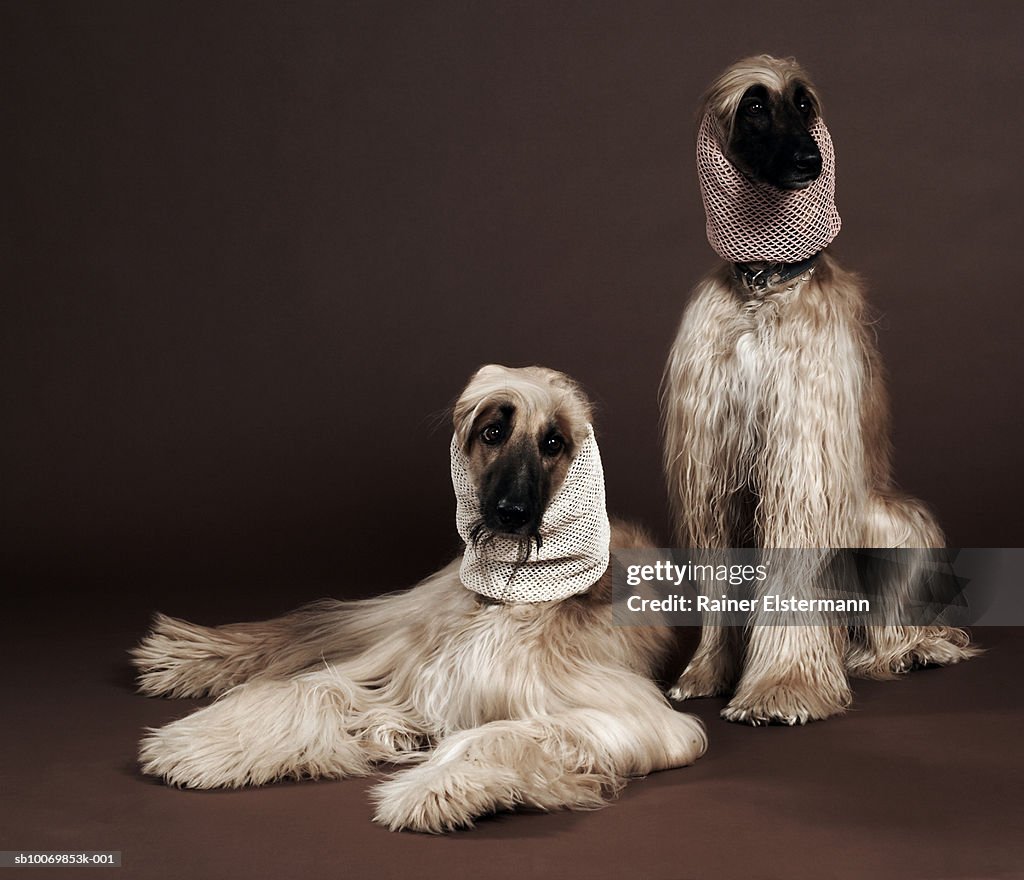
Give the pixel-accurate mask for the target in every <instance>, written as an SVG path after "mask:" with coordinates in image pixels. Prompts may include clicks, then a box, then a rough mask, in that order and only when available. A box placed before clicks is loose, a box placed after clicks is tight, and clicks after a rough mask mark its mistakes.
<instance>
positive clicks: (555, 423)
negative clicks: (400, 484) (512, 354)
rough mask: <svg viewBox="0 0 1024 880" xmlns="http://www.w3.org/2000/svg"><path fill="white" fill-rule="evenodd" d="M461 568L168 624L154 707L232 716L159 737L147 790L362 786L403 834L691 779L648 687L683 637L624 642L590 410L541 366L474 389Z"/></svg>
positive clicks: (678, 725)
mask: <svg viewBox="0 0 1024 880" xmlns="http://www.w3.org/2000/svg"><path fill="white" fill-rule="evenodd" d="M454 420H455V435H454V437H453V440H452V449H451V454H452V478H453V483H454V486H455V490H456V495H457V500H458V526H459V531H460V533H461V534H462V535H463V537H464V538H465V539H466V541H467V546H466V551H465V554H464V555H463V556H462V557H460V558H458V559H456V560H455V561H453V562H452V563H451V564H450V565H448V566H446V567H445V568H443V569H441V570H440V571H439V572H437V573H436V574H434V575H432V576H431V577H429V578H428V579H427V580H425V581H423V582H422V583H421V584H419V585H418V586H417V587H415V588H413V589H411V590H408V591H407V592H403V593H397V594H394V595H390V596H383V597H381V598H377V599H370V600H367V601H361V602H340V601H324V602H320V603H318V604H315V605H312V606H309V607H307V608H303V609H300V610H298V611H295V612H293V613H292V614H289V615H287V616H285V617H282V618H279V619H277V620H271V621H267V622H265V623H238V624H233V625H229V626H220V627H213V628H209V627H204V626H198V625H196V624H192V623H186V622H185V621H181V620H175V619H172V618H169V617H165V616H162V615H160V616H158V617H157V618H156V620H155V623H154V626H153V630H152V631H151V632H150V633H149V634H148V635H147V636H146V637H145V639H144V640H143V641H142V643H141V644H140V646H139V647H138V648H136V649H135V650H134V652H133V655H134V663H135V665H136V667H137V668H138V670H139V687H140V690H141V691H142V692H143V693H145V694H150V695H164V696H172V697H197V696H202V695H212V696H216V697H218V699H217V700H216V701H215V702H214V703H212V704H211V705H209V706H207V707H206V708H203V709H200V710H199V711H197V712H195V713H193V714H192V715H189V716H187V717H185V718H182V719H180V720H178V721H175V722H173V723H171V724H168V725H167V726H165V727H163V728H160V729H155V730H151V731H149V733H148V735H147V736H146V737H145V739H144V740H143V743H142V747H141V764H142V769H143V770H144V771H145V772H146V773H148V774H152V775H155V776H160V777H163V778H164V779H165V780H167V781H168V782H170V783H172V784H175V785H179V786H186V787H190V788H215V787H238V786H243V785H260V784H263V783H267V782H272V781H274V780H279V779H286V778H304V777H310V778H332V779H339V778H342V777H346V776H362V775H365V774H367V773H369V772H371V770H372V768H373V765H374V764H375V763H377V762H387V763H392V764H415V765H416V766H414V767H412V768H411V769H407V770H404V771H402V772H400V773H398V774H397V775H395V776H393V777H391V778H390V779H389V780H387V781H385V782H384V783H383V784H381V785H379V786H378V787H377V788H376V789H375V790H374V799H375V801H376V804H377V809H376V816H375V819H376V821H377V822H380V823H382V824H383V825H385V826H387V827H388V828H390V829H393V830H399V829H414V830H418V831H431V832H440V831H449V830H453V829H456V828H461V827H468V826H472V824H473V821H474V819H475V818H477V817H479V816H482V815H485V814H488V813H492V812H494V811H497V810H505V809H510V808H513V807H516V806H519V805H523V806H528V807H534V808H540V809H543V810H551V809H557V808H561V807H569V808H577V809H589V808H595V807H598V806H600V805H601V804H602V803H603V802H604V800H605V799H606V798H607V797H608V796H609V795H610V794H611V793H613V792H614V791H616V790H617V789H618V788H620V787H621V786H622V785H623V784H624V783H625V781H626V778H627V777H629V776H634V775H639V774H645V773H649V772H651V771H653V770H661V769H666V768H670V767H679V766H683V765H685V764H689V763H691V762H693V761H695V760H696V759H697V758H699V757H700V756H701V754H703V752H704V749H705V747H706V738H705V734H704V728H703V725H702V724H701V722H700V721H699V720H698V719H696V718H694V717H693V716H691V715H685V714H682V713H680V712H676V711H674V710H673V709H672V707H671V706H670V705H669V703H668V701H667V700H666V699H665V698H664V697H663V696H662V694H661V693H660V691H659V689H658V688H657V686H656V685H655V684H654V683H653V681H652V673H653V672H654V671H655V670H656V669H658V667H659V664H660V663H662V662H663V661H664V659H665V658H666V656H667V655H668V653H669V651H670V647H671V645H672V643H673V638H672V633H671V630H669V629H667V628H642V627H619V626H613V625H612V613H611V598H610V597H611V572H610V569H609V568H608V559H609V544H610V545H611V546H616V547H617V546H621V547H627V548H628V547H640V546H649V545H650V542H649V540H648V539H647V538H646V537H645V536H644V535H643V534H642V533H641V532H640V531H638V530H637V529H635V528H632V527H630V526H628V525H625V524H622V523H609V521H608V518H607V514H606V512H605V505H604V480H603V473H602V471H601V464H600V456H599V454H598V450H597V445H596V442H595V441H594V435H593V429H592V428H591V426H590V404H589V403H588V401H587V399H586V398H585V397H584V396H583V394H582V392H581V391H580V389H579V388H578V387H577V386H576V385H575V383H573V382H572V380H570V379H569V378H568V377H566V376H564V375H563V374H561V373H557V372H554V371H553V370H548V369H543V368H539V367H528V368H523V369H508V368H506V367H500V366H487V367H483V368H482V369H480V370H479V371H478V372H477V373H476V374H475V375H474V376H473V378H472V379H471V380H470V382H469V385H468V386H467V388H466V389H465V391H464V392H463V393H462V396H461V397H460V398H459V400H458V403H457V404H456V405H455V412H454Z"/></svg>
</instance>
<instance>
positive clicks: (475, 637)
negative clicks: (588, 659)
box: [411, 603, 552, 730]
mask: <svg viewBox="0 0 1024 880" xmlns="http://www.w3.org/2000/svg"><path fill="white" fill-rule="evenodd" d="M551 617H552V613H551V609H546V608H541V607H539V606H537V605H501V604H483V603H480V604H478V605H476V606H475V607H474V608H473V609H472V610H471V611H469V612H468V613H466V614H465V615H460V616H458V617H456V618H455V619H453V620H452V621H451V622H450V624H449V625H448V626H446V627H445V628H444V629H443V630H442V631H439V632H438V633H436V636H435V638H434V640H433V641H434V644H433V645H432V650H431V651H430V653H429V654H428V656H427V658H426V660H425V661H424V662H422V664H421V665H420V667H419V668H418V669H414V670H411V672H412V674H413V675H414V676H415V677H416V679H417V683H416V687H415V688H414V695H415V696H414V699H415V700H416V703H417V704H418V705H417V708H418V709H419V711H420V712H421V713H422V714H423V715H424V716H425V717H426V718H427V719H429V720H430V721H431V722H432V724H433V725H435V726H436V727H437V728H438V729H439V730H464V729H467V728H470V727H476V726H478V725H480V724H485V723H487V722H488V721H495V720H499V719H509V718H522V717H527V716H530V715H535V714H537V713H538V712H542V711H545V707H547V706H548V705H549V703H550V693H549V690H548V687H547V685H546V684H545V681H546V680H547V679H548V678H549V677H550V675H551V671H552V670H551V668H550V664H551V662H552V657H551V652H550V651H549V650H548V649H547V648H546V647H545V642H546V641H547V640H546V639H545V637H544V632H545V629H546V625H548V624H550V622H551Z"/></svg>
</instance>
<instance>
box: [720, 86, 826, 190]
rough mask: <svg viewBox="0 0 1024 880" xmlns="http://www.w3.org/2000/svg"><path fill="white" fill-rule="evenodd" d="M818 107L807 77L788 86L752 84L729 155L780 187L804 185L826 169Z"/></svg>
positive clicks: (738, 164) (748, 172) (736, 123)
mask: <svg viewBox="0 0 1024 880" xmlns="http://www.w3.org/2000/svg"><path fill="white" fill-rule="evenodd" d="M817 112H818V108H817V106H816V102H815V99H814V96H813V94H812V93H811V91H810V89H809V88H808V87H807V86H806V85H804V84H803V83H801V82H799V81H797V82H791V83H788V84H787V86H786V88H785V90H784V91H782V92H778V91H774V90H772V89H769V88H768V87H766V86H764V85H752V86H750V87H749V88H747V89H746V91H744V93H743V97H742V98H741V99H740V103H739V106H738V107H737V109H736V116H735V118H734V120H733V124H732V135H731V137H730V139H729V144H728V146H727V148H726V151H725V152H726V157H727V158H728V159H729V161H730V162H732V164H733V165H735V166H736V167H737V168H738V169H739V170H740V171H742V172H743V173H744V174H746V175H747V176H748V177H750V178H752V179H754V180H757V181H760V182H762V183H767V184H770V185H772V186H775V187H778V188H779V189H790V190H797V189H804V188H806V187H808V186H810V185H811V184H812V183H813V182H814V181H815V180H816V179H817V178H818V175H819V174H821V152H820V151H819V150H818V145H817V144H816V143H815V142H814V138H813V137H811V134H810V131H809V129H810V127H811V125H812V124H813V122H814V119H815V117H816V116H817Z"/></svg>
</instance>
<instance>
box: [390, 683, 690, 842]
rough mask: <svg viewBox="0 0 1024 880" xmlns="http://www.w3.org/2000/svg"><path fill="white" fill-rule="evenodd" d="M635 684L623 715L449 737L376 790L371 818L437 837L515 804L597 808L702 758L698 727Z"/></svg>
mask: <svg viewBox="0 0 1024 880" xmlns="http://www.w3.org/2000/svg"><path fill="white" fill-rule="evenodd" d="M636 687H637V688H638V689H640V690H638V691H637V692H635V693H634V696H633V699H626V702H627V703H629V704H630V705H626V706H622V707H621V709H620V711H608V710H604V709H575V710H568V711H565V712H562V713H558V714H554V715H541V716H536V717H532V718H524V719H521V720H511V721H493V722H490V723H489V724H484V725H483V726H481V727H477V728H473V729H471V730H465V731H461V732H458V733H453V734H451V735H450V736H448V737H446V738H445V739H443V740H442V741H441V743H440V745H439V746H438V748H437V749H436V750H435V751H434V752H433V753H432V754H431V756H430V758H429V759H428V760H427V761H425V762H424V763H422V764H420V765H419V766H417V767H414V768H412V769H410V770H405V771H403V772H401V773H398V774H397V775H395V776H393V777H392V778H391V779H389V780H388V781H386V782H384V783H382V784H381V785H379V786H377V788H376V789H374V791H373V794H372V796H373V798H374V800H375V801H376V803H377V809H376V813H375V816H374V820H375V821H376V822H379V823H380V824H382V825H384V826H386V827H387V828H389V829H391V830H392V831H400V830H403V829H408V830H413V831H427V832H434V833H437V832H442V831H453V830H455V829H458V828H469V827H472V826H473V823H474V820H475V819H477V818H479V817H480V816H485V815H488V814H491V813H494V812H497V811H499V810H508V809H513V808H515V807H517V806H526V807H532V808H534V809H541V810H557V809H565V808H568V809H580V810H587V809H596V808H598V807H600V806H603V805H604V804H605V802H606V800H607V798H608V797H609V796H610V795H612V794H614V793H615V792H616V791H618V790H619V789H620V788H621V787H622V786H623V785H624V784H625V782H626V780H627V778H628V777H629V776H633V775H642V774H645V773H649V772H652V771H654V770H662V769H667V768H670V767H681V766H684V765H686V764H690V763H692V762H693V761H695V760H696V759H697V758H699V757H700V756H701V755H702V754H703V753H704V750H705V748H706V745H707V739H706V736H705V733H704V727H703V725H702V724H701V722H700V721H699V720H698V719H697V718H695V717H694V716H692V715H686V714H683V713H681V712H675V711H674V710H672V708H671V707H670V706H669V705H668V704H667V703H666V702H665V701H664V700H663V699H662V698H661V696H660V695H659V694H658V693H657V691H656V689H655V688H654V687H653V685H651V683H650V682H647V681H644V680H642V679H639V678H637V680H636ZM636 693H643V694H644V700H645V705H644V706H643V707H642V708H639V703H640V700H637V699H636V697H635V694H636Z"/></svg>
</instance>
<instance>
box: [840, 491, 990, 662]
mask: <svg viewBox="0 0 1024 880" xmlns="http://www.w3.org/2000/svg"><path fill="white" fill-rule="evenodd" d="M864 543H865V546H868V547H898V548H903V549H902V554H901V556H899V557H898V564H894V565H892V566H888V567H887V568H888V569H889V570H888V571H887V572H886V575H885V582H884V583H874V584H869V585H867V589H868V590H869V592H871V593H873V594H874V595H875V597H876V598H877V601H878V603H879V604H880V605H881V607H882V609H883V613H884V614H885V615H886V617H887V619H891V621H892V623H889V624H887V625H884V626H882V625H880V626H864V627H859V628H857V629H856V630H855V631H854V634H853V639H852V640H851V642H850V646H849V649H848V651H847V654H846V666H847V669H848V671H849V674H850V675H852V676H854V677H856V678H873V679H891V678H896V677H897V676H899V675H900V674H901V673H904V672H907V671H909V670H910V669H912V668H914V667H915V666H927V665H936V666H948V665H950V664H953V663H959V662H960V661H962V660H968V659H970V658H971V657H975V656H977V655H978V654H980V653H981V649H980V648H977V647H974V646H971V645H970V637H969V636H968V634H967V632H966V631H964V630H962V629H959V628H957V627H952V626H907V625H905V617H906V613H907V611H908V609H911V608H913V607H921V606H922V604H923V602H922V600H923V599H924V598H926V597H923V596H921V595H919V592H920V591H921V589H922V587H923V586H924V585H925V582H924V580H923V576H924V573H925V572H926V571H927V570H928V568H929V567H930V562H931V557H930V554H929V553H928V552H927V551H928V548H941V547H943V546H944V545H945V539H944V537H943V535H942V532H941V530H940V529H939V526H938V524H937V523H936V522H935V519H934V518H933V516H932V515H931V513H930V512H929V511H928V509H927V508H926V507H925V506H924V505H923V504H921V503H920V502H919V501H917V500H916V499H914V498H910V497H908V496H905V495H900V494H897V493H895V492H881V493H878V494H875V495H873V496H872V498H871V499H870V502H869V508H868V524H867V535H866V540H865V542H864ZM915 550H918V551H919V553H916V554H915ZM917 557H920V558H917Z"/></svg>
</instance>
